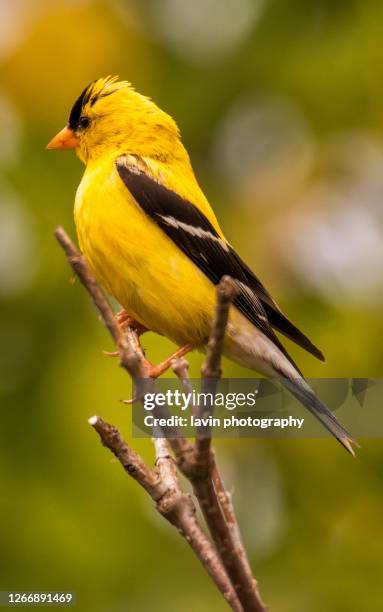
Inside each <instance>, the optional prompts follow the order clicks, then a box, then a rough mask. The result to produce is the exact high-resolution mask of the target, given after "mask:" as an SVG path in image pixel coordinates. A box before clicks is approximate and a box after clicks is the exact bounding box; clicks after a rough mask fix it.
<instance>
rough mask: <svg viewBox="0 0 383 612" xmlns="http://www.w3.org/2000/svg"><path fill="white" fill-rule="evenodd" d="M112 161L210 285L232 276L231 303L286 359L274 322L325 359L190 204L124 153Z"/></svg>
mask: <svg viewBox="0 0 383 612" xmlns="http://www.w3.org/2000/svg"><path fill="white" fill-rule="evenodd" d="M116 167H117V171H118V173H119V175H120V177H121V179H122V181H123V182H124V184H125V185H126V187H127V188H128V189H129V191H130V193H131V194H132V196H133V197H134V199H135V200H136V202H137V203H138V205H139V206H140V207H141V209H142V210H143V211H144V212H145V214H146V215H148V217H150V218H151V219H152V220H153V221H154V222H155V223H156V224H157V225H158V226H159V227H160V228H161V229H162V230H163V231H164V232H165V234H166V235H167V236H168V237H169V238H170V239H171V240H172V241H173V242H174V243H175V244H176V245H177V247H178V248H179V249H181V250H182V251H183V252H184V253H185V255H187V257H189V259H191V260H192V261H193V263H194V264H195V265H196V266H198V268H199V269H200V270H201V271H202V272H203V273H204V274H205V275H206V276H207V277H208V278H209V279H210V280H211V281H212V282H213V283H214V284H215V285H216V284H218V283H219V281H220V280H221V278H222V276H224V275H228V276H230V277H231V278H233V279H234V281H235V282H236V284H237V286H238V290H239V292H238V295H237V297H236V298H235V301H234V304H235V306H236V307H237V308H238V310H239V311H240V312H241V313H242V314H243V315H245V317H247V319H248V320H249V321H251V322H252V323H253V324H254V325H256V327H258V329H260V330H261V331H262V332H263V333H264V334H265V335H266V336H267V337H268V338H269V339H270V340H271V341H272V342H273V343H274V344H275V345H276V346H277V347H278V348H279V349H280V350H281V351H282V352H283V354H284V355H286V357H287V358H288V359H289V360H290V361H291V362H292V360H291V358H290V356H289V355H288V354H287V352H286V350H285V348H284V347H283V345H282V344H281V343H280V341H279V339H278V338H277V336H276V335H275V333H274V331H273V328H275V329H277V330H278V331H280V332H281V333H282V334H284V335H285V336H287V337H288V338H290V339H291V340H293V341H294V342H296V343H297V344H298V345H300V346H301V347H302V348H304V349H306V350H307V351H309V352H310V353H312V354H313V355H315V356H316V357H318V358H319V359H321V360H323V359H324V358H323V355H322V353H321V352H320V351H319V349H317V348H316V347H315V346H314V345H313V344H312V342H311V341H310V340H309V339H308V338H307V337H306V336H305V335H304V334H303V333H302V332H301V331H299V330H298V329H297V328H296V327H295V326H294V325H293V324H292V323H291V322H290V321H289V320H288V319H287V318H286V317H285V316H284V315H283V314H282V312H281V311H280V309H279V308H278V306H277V304H276V303H275V302H274V300H273V299H272V297H271V296H270V294H269V293H268V292H267V290H266V289H265V287H264V286H263V285H262V283H261V282H260V281H259V280H258V278H257V277H256V276H255V275H254V274H253V272H252V271H251V270H250V268H248V267H247V266H246V264H245V263H244V262H243V261H242V260H241V258H240V257H239V256H238V255H237V253H236V252H235V251H234V249H233V248H232V247H231V246H230V244H228V243H227V242H226V241H225V240H224V239H223V238H221V237H220V236H219V234H218V233H217V231H216V230H215V228H214V227H213V226H212V224H211V223H210V221H209V220H208V219H207V218H206V217H205V215H204V214H203V213H202V212H201V211H200V210H199V209H198V208H197V207H196V206H195V205H194V204H192V203H191V202H189V201H187V200H185V199H183V198H182V197H181V196H179V195H178V194H177V193H175V192H174V191H172V190H171V189H168V188H167V187H165V186H164V185H162V184H161V183H160V182H158V181H157V180H155V179H154V178H152V177H151V176H149V175H148V174H147V173H146V172H145V171H144V170H142V169H140V168H138V167H137V166H134V165H129V164H128V163H127V160H126V158H125V157H119V158H118V159H117V161H116ZM293 365H294V367H297V366H296V365H295V364H293ZM297 369H298V368H297ZM298 371H299V370H298Z"/></svg>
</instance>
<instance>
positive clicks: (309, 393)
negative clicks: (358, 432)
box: [281, 378, 359, 457]
mask: <svg viewBox="0 0 383 612" xmlns="http://www.w3.org/2000/svg"><path fill="white" fill-rule="evenodd" d="M281 382H282V384H283V385H284V386H285V387H286V389H288V390H289V391H290V393H291V394H292V395H293V396H294V397H296V399H297V400H298V401H299V402H301V404H303V405H304V406H305V408H307V409H308V410H309V411H310V412H311V414H312V415H313V416H315V418H317V419H318V421H320V422H321V423H322V425H323V426H324V427H325V428H326V429H327V430H328V431H329V432H330V433H331V434H332V435H333V436H334V437H335V438H336V439H337V440H338V441H339V442H340V443H341V444H342V446H344V448H345V449H346V450H347V451H348V452H349V453H350V454H351V455H352V456H353V457H355V452H354V449H353V447H352V444H354V445H355V446H359V444H358V443H357V442H356V441H355V440H354V439H353V438H352V436H351V435H350V434H349V432H348V431H347V430H346V429H345V428H344V427H343V425H341V424H340V423H339V421H338V420H337V419H336V417H335V416H334V415H333V413H332V412H331V411H330V410H329V409H328V408H327V406H326V405H325V404H323V402H321V401H320V400H319V399H318V398H317V397H316V395H315V393H314V391H313V390H312V389H310V387H309V386H308V384H307V383H306V381H305V380H304V379H303V378H294V379H290V378H283V379H282V380H281Z"/></svg>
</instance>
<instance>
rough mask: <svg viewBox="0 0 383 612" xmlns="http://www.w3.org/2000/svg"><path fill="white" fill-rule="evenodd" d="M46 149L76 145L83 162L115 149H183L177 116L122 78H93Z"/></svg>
mask: <svg viewBox="0 0 383 612" xmlns="http://www.w3.org/2000/svg"><path fill="white" fill-rule="evenodd" d="M47 148H48V149H75V150H76V153H77V154H78V156H79V157H80V159H81V160H82V161H83V162H84V163H88V162H89V161H90V160H95V159H99V158H101V157H103V156H106V155H110V154H112V153H115V154H116V155H121V154H128V153H130V154H136V155H142V156H146V157H155V158H158V159H162V158H164V156H166V155H174V154H177V151H178V152H179V153H180V154H181V153H182V149H183V147H182V145H181V143H180V140H179V131H178V128H177V125H176V123H175V122H174V120H173V119H172V118H171V117H170V116H169V115H167V114H166V113H165V112H164V111H162V110H161V109H159V108H158V106H156V105H155V104H154V102H152V101H151V100H150V99H149V98H147V97H145V96H142V95H141V94H139V93H137V92H136V91H135V90H134V89H133V87H132V86H131V85H130V83H128V82H127V81H118V77H107V78H103V79H98V80H96V81H94V82H92V83H90V85H88V87H86V88H85V89H84V91H83V92H82V93H81V95H80V97H79V98H78V99H77V100H76V102H75V103H74V105H73V107H72V110H71V112H70V115H69V121H68V123H67V125H66V126H65V127H64V128H63V129H62V130H61V131H60V132H59V133H58V134H57V135H56V136H55V137H54V138H53V139H52V140H51V141H50V143H49V144H48V146H47Z"/></svg>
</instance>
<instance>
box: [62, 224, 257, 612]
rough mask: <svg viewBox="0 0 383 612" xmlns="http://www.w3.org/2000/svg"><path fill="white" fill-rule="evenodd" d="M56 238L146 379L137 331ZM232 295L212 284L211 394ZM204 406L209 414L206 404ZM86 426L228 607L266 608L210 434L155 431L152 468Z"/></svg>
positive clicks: (97, 425)
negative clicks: (123, 322) (189, 488)
mask: <svg viewBox="0 0 383 612" xmlns="http://www.w3.org/2000/svg"><path fill="white" fill-rule="evenodd" d="M55 236H56V238H57V240H58V242H59V243H60V245H61V246H62V248H63V249H64V251H65V253H66V256H67V259H68V261H69V263H70V265H71V266H72V268H73V270H74V272H75V273H76V275H77V276H78V278H79V279H80V281H81V282H82V284H83V285H84V287H85V289H86V290H87V292H88V293H89V295H90V297H91V299H92V301H93V303H94V304H95V306H96V308H97V310H98V311H99V313H100V315H101V318H102V320H103V322H104V324H105V326H106V328H107V329H108V331H109V333H110V334H111V336H112V338H113V340H114V342H115V344H116V348H117V350H118V353H119V356H120V365H121V366H122V367H123V368H124V369H125V370H126V371H127V372H128V373H129V374H130V375H131V377H132V379H133V380H135V381H138V380H142V379H144V378H145V367H144V356H143V352H142V349H141V346H140V343H139V338H138V336H137V334H136V333H135V331H134V330H133V329H129V330H128V332H127V333H124V332H122V330H121V328H120V326H119V325H118V323H117V321H116V319H115V316H114V314H113V311H112V308H111V306H110V304H109V302H108V300H107V298H106V296H105V294H104V293H103V291H102V290H101V288H100V287H99V285H98V284H97V282H96V280H95V278H94V277H93V275H92V273H91V272H90V270H89V267H88V265H87V262H86V260H85V258H84V257H83V256H82V255H81V253H80V252H79V251H78V249H77V248H76V247H75V245H74V244H73V242H72V241H71V240H70V238H69V237H68V235H67V234H66V232H65V231H64V230H63V229H62V228H57V229H56V231H55ZM235 295H236V289H235V286H234V284H233V283H232V281H231V279H229V278H228V277H225V278H223V279H222V281H221V283H220V284H219V286H218V288H217V306H216V313H215V317H214V320H213V324H212V332H211V336H210V339H209V344H208V349H207V357H206V361H205V363H204V366H203V370H202V377H203V378H202V380H203V386H205V389H206V388H209V390H211V391H212V392H213V393H214V392H215V388H216V384H217V382H218V379H219V377H220V375H221V367H220V363H221V356H222V350H223V342H224V337H225V331H226V327H227V322H228V316H229V308H230V304H231V302H232V301H233V299H234V298H235ZM174 370H175V372H176V373H177V375H178V377H179V378H180V380H181V383H182V384H183V386H184V388H185V389H186V388H188V389H191V385H190V381H189V378H188V374H187V362H186V361H185V360H181V361H178V362H177V363H175V364H174ZM145 385H147V386H145V389H146V390H147V391H149V390H150V391H151V392H153V390H154V389H155V387H154V381H153V380H152V379H146V381H145ZM193 409H194V410H195V411H196V414H200V408H199V407H198V406H195V407H194V408H193ZM155 410H156V409H155ZM157 410H158V407H157ZM208 410H210V411H212V406H211V407H210V409H209V408H208ZM166 414H169V413H168V411H167V408H166V407H165V408H163V407H162V408H161V416H166ZM89 423H90V424H91V425H92V427H93V428H94V429H95V430H96V431H97V433H98V434H99V436H100V439H101V441H102V443H103V445H104V446H106V447H107V448H109V450H110V451H111V452H112V453H113V454H114V455H115V456H116V457H117V459H118V460H119V462H120V463H121V465H122V466H123V468H124V469H125V471H126V472H127V473H128V474H129V475H130V476H131V477H133V478H134V479H135V480H136V481H137V482H138V483H139V484H140V485H141V486H142V487H143V488H144V489H145V490H146V491H147V493H148V494H149V495H150V497H151V498H152V499H153V500H154V501H155V503H156V509H157V510H158V511H159V512H160V513H161V514H162V515H163V516H164V517H165V518H166V519H167V520H168V521H169V522H170V523H171V524H172V525H174V526H175V527H176V528H177V529H178V531H179V533H180V534H181V535H182V536H183V537H184V538H185V539H186V541H187V542H188V544H189V545H190V546H191V548H192V549H193V551H194V552H195V554H196V555H197V557H198V559H199V560H200V562H201V563H202V565H203V566H204V567H205V569H206V571H207V572H208V573H209V575H210V576H211V578H212V579H213V581H214V582H215V584H216V585H217V587H218V588H219V590H220V591H221V593H222V595H223V596H224V598H225V599H226V601H227V602H228V604H229V605H230V607H231V608H232V610H235V611H237V612H240V611H241V610H242V611H244V612H247V611H256V612H264V611H265V610H266V608H265V606H264V604H263V602H262V600H261V598H260V596H259V592H258V588H257V583H256V581H255V579H254V578H253V576H252V573H251V568H250V564H249V562H248V559H247V556H246V552H245V549H244V547H243V544H242V540H241V536H240V531H239V526H238V523H237V520H236V517H235V513H234V508H233V505H232V503H231V499H230V496H229V494H228V493H227V492H226V490H225V488H224V485H223V481H222V478H221V476H220V473H219V470H218V467H217V465H216V462H215V457H214V453H213V451H212V449H211V432H210V431H206V430H204V431H203V430H201V431H197V435H196V443H195V445H193V444H191V443H190V442H188V441H187V440H186V439H185V438H184V437H183V436H182V435H180V432H179V431H174V432H171V435H169V439H168V440H166V439H165V438H163V437H162V436H161V435H160V436H159V437H156V438H154V439H153V443H154V448H155V454H156V466H155V468H154V469H153V468H151V467H149V466H147V465H146V463H145V462H144V461H143V459H142V458H141V457H140V456H139V455H138V454H137V453H136V452H135V451H134V450H133V449H131V448H130V447H129V446H128V445H127V443H126V442H125V441H124V440H123V439H122V437H121V435H120V433H119V432H118V430H117V429H116V428H115V427H114V426H113V425H110V424H108V423H106V422H105V421H103V420H102V419H101V418H100V417H96V416H95V417H92V418H91V419H90V420H89ZM173 434H174V435H173ZM169 445H170V446H171V448H172V450H173V452H174V455H175V459H176V463H175V462H174V460H173V458H172V457H171V455H170V453H169ZM177 466H178V468H179V469H180V471H181V472H182V473H183V474H184V475H185V476H186V477H187V478H188V479H189V480H190V482H191V483H192V485H193V490H194V493H195V495H196V497H197V499H198V502H199V505H200V506H201V509H202V511H203V514H204V517H205V520H206V523H207V525H208V527H209V531H210V534H211V537H212V540H213V543H212V542H211V541H210V540H209V539H208V538H207V536H206V535H205V533H204V532H203V530H202V528H201V526H200V524H199V522H198V520H197V518H196V510H195V505H194V503H193V500H192V499H191V497H190V496H189V495H188V494H187V493H185V492H184V491H183V490H182V488H181V486H180V483H179V479H178V474H177Z"/></svg>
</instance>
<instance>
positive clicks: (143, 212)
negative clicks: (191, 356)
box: [48, 77, 354, 453]
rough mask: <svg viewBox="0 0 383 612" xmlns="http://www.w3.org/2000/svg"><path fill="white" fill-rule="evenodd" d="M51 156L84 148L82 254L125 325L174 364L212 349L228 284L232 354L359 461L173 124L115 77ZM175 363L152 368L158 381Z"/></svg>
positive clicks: (82, 108) (89, 96)
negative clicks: (229, 236) (220, 288)
mask: <svg viewBox="0 0 383 612" xmlns="http://www.w3.org/2000/svg"><path fill="white" fill-rule="evenodd" d="M48 148H49V149H75V150H76V153H77V155H78V156H79V158H80V159H81V160H82V161H83V162H84V164H85V166H86V168H85V172H84V175H83V178H82V180H81V183H80V185H79V187H78V189H77V194H76V199H75V207H74V215H75V221H76V227H77V233H78V239H79V243H80V247H81V250H82V251H83V253H84V255H85V257H86V259H87V261H88V263H89V265H90V267H91V269H92V271H93V273H94V274H95V276H96V278H97V279H98V280H99V281H100V282H101V284H102V285H103V286H104V287H105V289H106V290H107V291H108V292H109V293H110V294H111V295H113V296H114V297H115V298H116V300H117V301H118V302H119V303H120V304H121V305H122V306H123V308H124V313H125V314H122V315H121V314H120V317H119V320H120V322H123V321H124V317H125V322H126V321H128V322H129V323H130V324H131V323H132V321H134V322H135V324H136V325H137V326H138V327H139V329H140V331H143V330H146V329H148V330H152V331H154V332H156V333H158V334H161V335H163V336H166V337H167V338H169V339H170V340H172V341H173V342H174V343H176V344H177V345H178V346H179V347H180V349H179V350H178V351H177V352H176V353H175V354H176V355H182V354H185V353H186V352H187V351H189V350H191V349H192V348H196V349H202V350H203V348H204V347H205V346H206V343H207V339H208V337H209V331H210V327H211V322H212V314H213V312H214V303H215V289H214V286H215V285H216V284H217V283H218V282H219V281H220V279H221V278H222V276H224V275H229V276H231V277H232V278H233V279H234V281H235V283H236V285H237V288H238V296H237V297H236V299H235V302H234V305H235V306H234V307H233V308H232V309H231V314H230V319H229V325H228V328H227V334H226V340H225V350H224V353H225V355H226V356H227V357H229V358H230V359H232V360H234V361H236V362H238V363H240V364H242V365H243V366H246V367H248V368H252V369H254V370H256V371H257V372H259V373H261V374H263V375H266V376H269V377H272V378H279V379H281V382H282V383H283V384H284V385H285V386H286V387H287V388H288V389H289V391H290V392H291V393H292V394H293V395H294V396H295V397H297V398H298V400H299V401H301V402H302V403H303V404H304V405H305V406H306V408H308V409H309V410H310V412H311V413H312V414H314V415H315V416H316V417H317V418H318V419H319V421H320V422H321V423H322V424H323V425H324V426H325V427H326V428H327V429H328V430H329V431H330V432H331V433H332V434H333V435H334V436H335V437H336V438H337V439H338V440H339V441H340V442H341V443H342V444H343V446H344V447H345V448H346V449H347V450H348V451H350V452H351V453H353V449H352V446H351V443H353V442H354V441H353V440H352V438H351V436H350V435H349V433H348V432H347V431H346V430H345V429H344V427H343V426H342V425H341V424H340V423H339V422H338V421H337V420H336V418H335V417H334V415H333V414H332V413H331V412H330V411H329V410H328V408H327V407H326V406H325V405H324V404H323V403H322V402H321V401H320V400H319V399H318V398H317V397H316V396H315V394H314V393H313V391H312V390H311V388H310V387H309V386H308V385H307V383H306V382H305V380H304V378H303V376H302V375H301V373H300V371H299V369H298V367H297V366H296V365H295V363H294V362H293V360H292V359H291V357H290V356H289V355H288V353H287V351H286V350H285V349H284V347H283V345H282V344H281V342H280V340H279V339H278V337H277V336H276V334H275V331H274V330H277V331H279V332H280V333H282V334H283V335H285V336H286V337H288V338H290V339H291V340H293V341H294V342H296V343H297V344H298V345H299V346H301V347H303V348H304V349H306V350H307V351H309V352H310V353H312V354H313V355H315V356H316V357H317V358H319V359H321V360H324V358H323V355H322V353H321V352H320V351H319V350H318V349H317V348H316V347H315V346H314V345H313V344H312V342H311V341H310V340H309V339H308V338H307V337H306V336H305V335H304V334H303V333H302V332H301V331H299V330H298V329H297V328H296V327H295V326H294V325H293V324H292V323H291V322H290V321H289V320H288V319H287V317H285V315H284V314H283V313H282V312H281V310H280V309H279V307H278V305H277V304H276V302H275V301H274V300H273V298H272V297H271V295H270V294H269V293H268V291H267V290H266V289H265V287H264V286H263V285H262V283H261V282H260V281H259V279H258V278H257V277H256V276H255V275H254V274H253V272H252V271H251V270H250V268H249V267H248V266H247V265H246V264H245V263H244V262H243V261H242V259H241V258H240V257H239V256H238V255H237V253H236V252H235V250H234V249H233V247H232V246H231V245H230V244H229V243H228V242H227V241H226V239H225V237H224V235H223V233H222V230H221V229H220V227H219V224H218V221H217V219H216V217H215V215H214V212H213V210H212V208H211V207H210V205H209V202H208V201H207V199H206V197H205V195H204V193H203V192H202V190H201V188H200V187H199V185H198V182H197V180H196V177H195V175H194V172H193V169H192V166H191V163H190V159H189V156H188V154H187V151H186V149H185V147H184V146H183V144H182V142H181V138H180V133H179V130H178V127H177V125H176V123H175V121H174V120H173V119H172V117H170V116H169V115H168V114H166V113H165V112H164V111H162V110H161V109H160V108H158V106H156V104H154V102H152V100H150V99H149V98H147V97H145V96H143V95H141V94H139V93H138V92H136V91H135V90H134V88H133V87H132V86H131V84H130V83H128V82H127V81H118V78H117V77H107V78H104V79H98V80H96V81H94V82H92V83H91V84H90V85H88V87H86V88H85V89H84V91H83V92H82V93H81V95H80V97H79V98H78V99H77V100H76V102H75V104H74V105H73V108H72V110H71V112H70V116H69V122H68V124H67V126H66V127H65V128H64V129H63V130H61V132H59V133H58V134H57V135H56V136H55V137H54V138H53V140H51V142H50V143H49V145H48ZM172 357H173V355H172V356H171V357H170V358H168V359H166V360H165V361H164V362H163V363H162V364H160V365H159V366H157V367H156V368H153V370H152V371H151V372H150V374H151V375H153V376H155V375H159V374H160V373H162V372H163V371H165V369H166V368H167V367H169V364H170V360H171V358H172Z"/></svg>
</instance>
